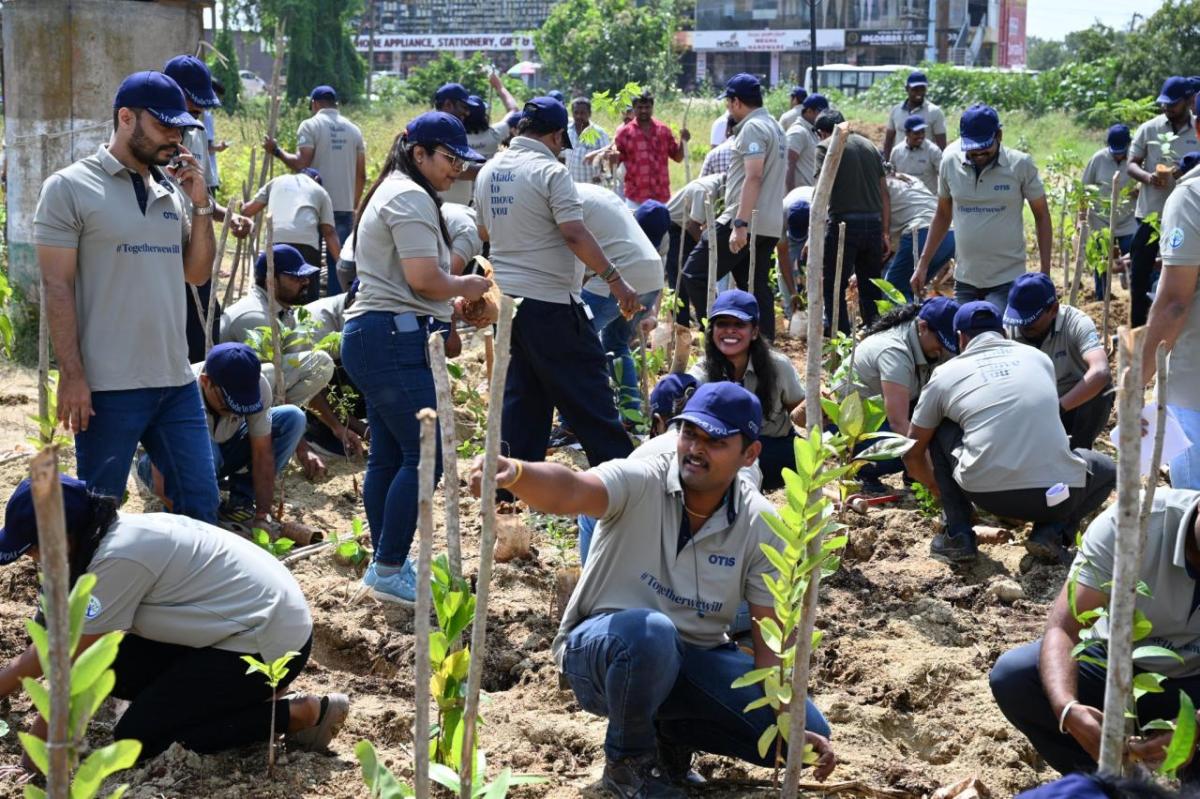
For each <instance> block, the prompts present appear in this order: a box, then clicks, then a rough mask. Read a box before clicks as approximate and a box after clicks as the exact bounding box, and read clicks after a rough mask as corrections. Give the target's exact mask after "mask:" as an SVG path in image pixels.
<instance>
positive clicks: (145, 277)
mask: <svg viewBox="0 0 1200 799" xmlns="http://www.w3.org/2000/svg"><path fill="white" fill-rule="evenodd" d="M132 181H133V178H132V173H131V172H130V171H129V170H128V169H126V168H125V167H124V166H123V165H122V164H121V162H120V161H118V160H117V159H116V158H114V157H113V156H112V155H111V154H110V153H109V152H108V149H107V148H106V147H103V146H101V147H100V148H99V149H98V150H97V151H96V153H95V154H94V155H90V156H88V157H87V158H84V159H81V160H79V161H76V162H75V163H73V164H71V165H70V166H68V167H66V168H64V169H60V170H59V171H58V172H55V173H54V174H53V175H51V176H50V177H49V178H47V179H46V182H45V183H43V184H42V193H41V197H40V198H39V199H38V205H37V211H36V212H35V213H34V221H33V236H34V242H35V243H36V244H39V245H44V246H49V247H67V248H71V249H74V250H76V268H77V271H76V274H75V313H76V319H77V323H78V328H79V351H80V355H81V357H82V359H83V371H84V374H85V375H87V381H88V387H89V388H90V389H91V390H92V391H120V390H125V389H134V388H164V387H169V386H183V385H186V384H188V383H191V382H193V380H194V379H195V378H194V377H193V376H192V370H191V364H189V363H188V348H187V306H186V304H185V303H186V302H188V301H189V300H188V299H187V291H186V289H185V283H184V278H183V251H184V248H185V247H186V246H187V241H188V235H189V233H190V230H191V208H192V204H191V202H190V201H189V200H188V199H187V197H185V196H184V195H183V193H182V192H181V191H179V189H178V187H176V186H175V185H174V184H173V183H172V182H171V181H169V180H167V178H166V177H165V176H163V174H162V173H161V172H160V171H159V170H158V169H157V168H152V169H151V177H150V178H149V179H148V180H147V181H146V183H145V185H146V212H145V214H143V213H142V210H141V208H140V207H139V206H138V201H137V196H136V194H135V193H134V188H133V182H132Z"/></svg>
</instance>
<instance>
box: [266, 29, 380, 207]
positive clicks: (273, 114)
mask: <svg viewBox="0 0 1200 799" xmlns="http://www.w3.org/2000/svg"><path fill="white" fill-rule="evenodd" d="M283 29H284V24H283V19H280V20H279V21H277V22H276V23H275V63H274V65H273V66H272V67H271V104H270V105H269V106H267V108H269V109H270V111H269V112H268V114H267V135H268V136H269V137H271V138H272V139H273V138H275V134H276V132H277V128H278V126H279V80H280V78H281V77H282V72H283ZM372 36H374V34H372ZM274 160H275V159H274V158H272V157H271V154H270V153H264V154H263V162H262V171H261V172H259V173H258V186H257V188H260V189H261V188H262V187H263V184H264V183H266V182H267V169H268V168H269V167H270V165H271V163H272V162H273V161H274Z"/></svg>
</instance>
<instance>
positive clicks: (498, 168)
mask: <svg viewBox="0 0 1200 799" xmlns="http://www.w3.org/2000/svg"><path fill="white" fill-rule="evenodd" d="M475 211H476V213H477V214H479V226H480V227H482V228H483V229H484V230H486V231H487V232H488V239H489V240H490V241H491V244H492V247H491V251H490V258H491V261H492V267H493V268H494V269H495V272H496V283H497V284H498V285H499V286H500V290H501V291H502V292H504V293H505V294H508V295H510V296H513V297H529V298H530V299H534V300H541V301H543V302H556V303H568V302H571V300H572V299H574V300H575V301H576V302H578V301H579V286H580V284H581V283H582V282H583V270H582V267H581V265H580V264H579V262H578V261H576V260H575V254H574V253H573V252H571V248H570V247H568V246H567V242H566V240H565V239H564V238H563V235H562V232H561V231H560V230H559V229H558V226H559V225H561V224H562V223H564V222H578V221H580V220H582V219H583V201H582V200H580V199H579V192H578V191H577V190H576V188H575V182H574V181H572V180H571V173H570V172H568V171H567V167H566V165H565V164H563V163H560V162H559V160H558V159H557V158H555V157H554V154H553V153H552V152H550V148H549V147H547V146H546V145H544V144H542V143H541V142H540V141H537V140H536V139H531V138H529V137H528V136H517V137H515V138H514V139H513V140H512V144H511V145H510V146H509V148H508V149H507V150H505V151H504V152H502V153H500V154H499V155H497V156H496V157H495V158H493V159H492V160H491V161H488V162H487V163H486V164H484V165H483V168H482V169H480V170H479V175H478V177H477V178H476V179H475Z"/></svg>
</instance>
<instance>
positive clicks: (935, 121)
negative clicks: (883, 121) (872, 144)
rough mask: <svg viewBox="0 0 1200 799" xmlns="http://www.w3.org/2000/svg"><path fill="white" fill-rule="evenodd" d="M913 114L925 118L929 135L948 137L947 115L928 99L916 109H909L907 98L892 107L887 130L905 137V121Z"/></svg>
mask: <svg viewBox="0 0 1200 799" xmlns="http://www.w3.org/2000/svg"><path fill="white" fill-rule="evenodd" d="M913 114H916V115H917V116H920V117H924V118H925V124H926V125H927V126H928V127H927V128H926V130H927V131H928V132H929V135H931V136H935V135H939V134H940V135H942V136H945V135H946V114H945V113H944V112H943V111H942V109H941V108H940V107H938V106H936V105H934V104H933V103H931V102H929V99H928V98H926V99H925V101H924V102H922V103H921V104H920V105H918V106H916V107H915V108H909V107H908V99H907V98H905V99H904V101H903V102H900V103H898V104H896V105H894V106H892V111H891V113H890V114H889V115H888V121H887V129H888V130H894V131H896V133H897V134H898V135H900V136H903V135H904V120H906V119H908V118H909V117H910V116H912V115H913Z"/></svg>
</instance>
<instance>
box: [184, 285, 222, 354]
mask: <svg viewBox="0 0 1200 799" xmlns="http://www.w3.org/2000/svg"><path fill="white" fill-rule="evenodd" d="M211 289H212V281H211V280H210V281H208V282H207V283H205V284H204V285H203V286H197V287H196V290H197V292H199V294H200V305H202V306H203V307H204V313H208V299H209V292H210V290H211ZM183 294H184V297H185V298H186V299H184V302H185V303H187V344H188V363H202V362H203V361H204V356H205V355H207V353H206V352H205V349H204V344H205V340H204V321H203V319H202V318H201V316H200V311H199V309H197V308H196V300H195V299H194V298H193V296H192V287H191V286H184V287H183ZM209 326H210V327H211V328H212V340H213V343H214V344H216V343H220V341H221V301H220V300H217V304H216V305H215V306H214V308H213V318H212V323H211V324H210V325H209Z"/></svg>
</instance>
